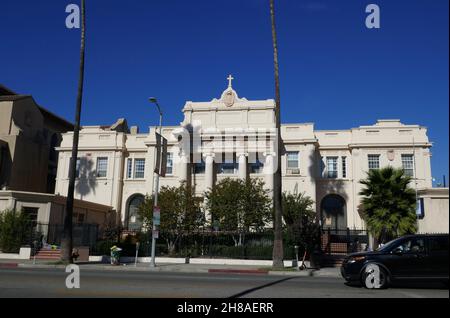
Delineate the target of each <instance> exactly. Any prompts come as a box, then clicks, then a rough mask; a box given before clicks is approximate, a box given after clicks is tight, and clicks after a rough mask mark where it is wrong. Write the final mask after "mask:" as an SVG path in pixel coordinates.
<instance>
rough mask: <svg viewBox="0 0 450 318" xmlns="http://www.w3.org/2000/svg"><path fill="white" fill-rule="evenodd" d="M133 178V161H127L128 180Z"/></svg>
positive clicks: (129, 159) (130, 159)
mask: <svg viewBox="0 0 450 318" xmlns="http://www.w3.org/2000/svg"><path fill="white" fill-rule="evenodd" d="M132 177H133V159H132V158H128V159H127V179H131V178H132Z"/></svg>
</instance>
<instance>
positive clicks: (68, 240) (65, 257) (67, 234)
mask: <svg viewBox="0 0 450 318" xmlns="http://www.w3.org/2000/svg"><path fill="white" fill-rule="evenodd" d="M84 2H85V0H81V45H80V69H79V79H78V93H77V103H76V111H75V125H74V131H73V144H72V158H71V160H70V166H69V189H68V191H67V201H66V214H65V217H64V230H63V236H62V239H61V258H62V261H64V262H70V263H73V258H72V248H73V241H72V216H73V200H74V191H75V174H76V165H77V156H78V139H79V132H80V117H81V102H82V98H83V79H84V51H85V50H84V44H85V27H86V25H85V3H84Z"/></svg>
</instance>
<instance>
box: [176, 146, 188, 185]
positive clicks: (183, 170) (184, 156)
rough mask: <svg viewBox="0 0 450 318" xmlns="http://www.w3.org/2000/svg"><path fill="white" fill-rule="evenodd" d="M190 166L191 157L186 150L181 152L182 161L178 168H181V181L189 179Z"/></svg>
mask: <svg viewBox="0 0 450 318" xmlns="http://www.w3.org/2000/svg"><path fill="white" fill-rule="evenodd" d="M188 167H189V157H188V155H187V154H185V153H184V151H181V153H180V162H179V163H178V168H179V169H180V172H179V174H178V175H179V177H180V181H187V179H188V170H189V169H188Z"/></svg>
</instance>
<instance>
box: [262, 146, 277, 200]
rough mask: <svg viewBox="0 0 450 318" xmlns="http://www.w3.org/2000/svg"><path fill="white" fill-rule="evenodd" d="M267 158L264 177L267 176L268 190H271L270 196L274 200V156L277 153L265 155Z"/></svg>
mask: <svg viewBox="0 0 450 318" xmlns="http://www.w3.org/2000/svg"><path fill="white" fill-rule="evenodd" d="M263 155H264V156H265V157H266V158H265V162H264V175H265V182H266V188H267V189H268V190H269V196H270V197H271V198H272V199H273V182H274V173H275V167H274V156H275V153H272V152H269V153H264V154H263Z"/></svg>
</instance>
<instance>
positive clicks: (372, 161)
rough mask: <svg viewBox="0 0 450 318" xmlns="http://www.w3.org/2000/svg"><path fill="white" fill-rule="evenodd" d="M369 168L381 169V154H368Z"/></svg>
mask: <svg viewBox="0 0 450 318" xmlns="http://www.w3.org/2000/svg"><path fill="white" fill-rule="evenodd" d="M367 159H368V162H369V170H376V169H380V155H368V156H367Z"/></svg>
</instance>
